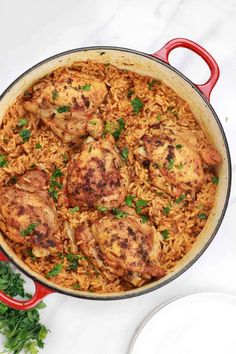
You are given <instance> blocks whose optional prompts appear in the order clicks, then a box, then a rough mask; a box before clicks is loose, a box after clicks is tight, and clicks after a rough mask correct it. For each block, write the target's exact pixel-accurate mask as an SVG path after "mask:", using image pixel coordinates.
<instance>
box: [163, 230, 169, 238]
mask: <svg viewBox="0 0 236 354" xmlns="http://www.w3.org/2000/svg"><path fill="white" fill-rule="evenodd" d="M161 234H162V236H163V238H164V240H167V239H168V237H169V230H167V229H164V230H162V231H161Z"/></svg>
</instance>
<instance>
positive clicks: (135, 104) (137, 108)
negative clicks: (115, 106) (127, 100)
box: [131, 97, 143, 114]
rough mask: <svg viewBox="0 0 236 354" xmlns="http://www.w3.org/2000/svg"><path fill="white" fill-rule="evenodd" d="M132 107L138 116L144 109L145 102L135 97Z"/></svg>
mask: <svg viewBox="0 0 236 354" xmlns="http://www.w3.org/2000/svg"><path fill="white" fill-rule="evenodd" d="M131 105H132V107H133V111H134V112H135V113H136V114H138V113H139V112H140V111H141V109H142V108H143V102H142V101H141V100H140V99H139V98H138V97H135V98H134V99H133V100H131Z"/></svg>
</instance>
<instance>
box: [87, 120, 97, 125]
mask: <svg viewBox="0 0 236 354" xmlns="http://www.w3.org/2000/svg"><path fill="white" fill-rule="evenodd" d="M88 123H89V124H90V125H97V121H96V120H90V121H89V122H88Z"/></svg>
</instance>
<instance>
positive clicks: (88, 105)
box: [24, 69, 107, 143]
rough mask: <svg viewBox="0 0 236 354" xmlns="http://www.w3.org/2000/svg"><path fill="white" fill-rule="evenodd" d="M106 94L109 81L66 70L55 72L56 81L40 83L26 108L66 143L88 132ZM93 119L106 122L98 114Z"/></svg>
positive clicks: (74, 140)
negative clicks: (106, 82) (106, 83)
mask: <svg viewBox="0 0 236 354" xmlns="http://www.w3.org/2000/svg"><path fill="white" fill-rule="evenodd" d="M106 94H107V88H106V85H105V83H104V82H102V81H100V80H99V79H97V78H96V77H92V76H87V75H84V74H81V73H79V72H78V71H76V70H72V69H70V70H69V69H64V70H61V71H59V72H56V73H55V77H54V79H53V82H51V81H49V80H45V81H43V82H42V83H41V84H40V86H39V85H38V86H36V88H35V91H34V93H33V97H32V98H31V99H30V100H29V101H26V102H25V104H24V108H25V109H26V110H27V111H29V112H31V113H34V114H35V115H36V116H37V117H38V118H40V119H42V121H43V122H44V123H45V124H46V125H47V126H48V127H50V128H51V129H52V131H53V132H54V133H55V134H57V135H58V136H59V137H60V138H61V139H62V140H63V141H64V142H68V143H69V142H78V141H79V139H80V138H81V137H83V136H85V135H86V134H87V133H88V131H87V123H88V121H89V120H90V119H91V118H92V114H94V113H95V112H96V110H97V108H98V107H99V106H100V105H101V103H102V102H103V100H104V98H105V96H106ZM93 120H94V121H95V120H97V121H98V120H100V122H98V123H97V124H99V125H101V124H102V121H101V119H100V118H99V117H98V116H95V119H93ZM95 125H96V124H95ZM90 127H91V124H90V126H89V128H90Z"/></svg>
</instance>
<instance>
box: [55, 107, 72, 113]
mask: <svg viewBox="0 0 236 354" xmlns="http://www.w3.org/2000/svg"><path fill="white" fill-rule="evenodd" d="M57 112H58V113H64V112H70V106H60V107H58V108H57Z"/></svg>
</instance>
